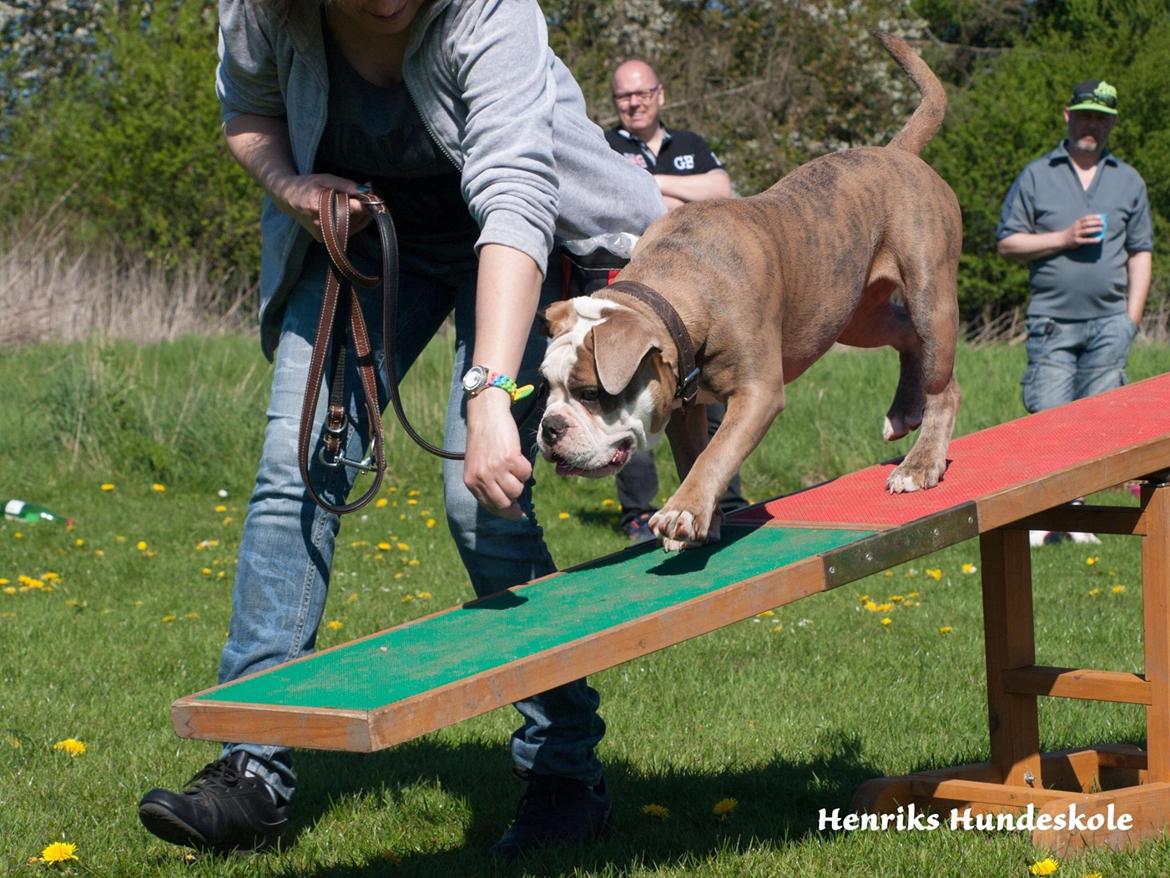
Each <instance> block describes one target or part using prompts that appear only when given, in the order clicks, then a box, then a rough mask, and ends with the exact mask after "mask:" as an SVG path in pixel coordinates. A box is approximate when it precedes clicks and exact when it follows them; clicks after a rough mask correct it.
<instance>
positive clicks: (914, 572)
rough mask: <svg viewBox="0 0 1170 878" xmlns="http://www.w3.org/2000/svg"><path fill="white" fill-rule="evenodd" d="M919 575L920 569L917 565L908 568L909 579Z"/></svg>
mask: <svg viewBox="0 0 1170 878" xmlns="http://www.w3.org/2000/svg"><path fill="white" fill-rule="evenodd" d="M917 575H918V569H917V568H916V567H910V568H908V569H907V570H906V576H907V578H909V579H913V578H914V577H915V576H917Z"/></svg>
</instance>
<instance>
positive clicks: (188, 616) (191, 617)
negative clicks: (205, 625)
mask: <svg viewBox="0 0 1170 878" xmlns="http://www.w3.org/2000/svg"><path fill="white" fill-rule="evenodd" d="M183 618H184V619H186V620H187V621H188V622H194V621H195V620H196V619H198V618H199V614H198V613H196V612H195V611H194V610H192V611H191V612H190V613H187V614H186V615H184V616H183Z"/></svg>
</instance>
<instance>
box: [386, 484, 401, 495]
mask: <svg viewBox="0 0 1170 878" xmlns="http://www.w3.org/2000/svg"><path fill="white" fill-rule="evenodd" d="M386 490H387V491H389V492H390V493H391V494H397V493H398V486H397V485H391V486H390V487H389V488H387V489H386Z"/></svg>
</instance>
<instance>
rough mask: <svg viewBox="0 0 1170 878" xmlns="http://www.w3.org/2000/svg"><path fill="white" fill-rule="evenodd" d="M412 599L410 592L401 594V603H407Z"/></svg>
mask: <svg viewBox="0 0 1170 878" xmlns="http://www.w3.org/2000/svg"><path fill="white" fill-rule="evenodd" d="M413 600H414V595H412V594H404V595H403V596H402V603H404V604H409V603H410V602H411V601H413Z"/></svg>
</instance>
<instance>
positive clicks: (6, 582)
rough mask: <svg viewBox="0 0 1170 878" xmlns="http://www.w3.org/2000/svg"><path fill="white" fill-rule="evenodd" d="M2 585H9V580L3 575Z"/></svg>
mask: <svg viewBox="0 0 1170 878" xmlns="http://www.w3.org/2000/svg"><path fill="white" fill-rule="evenodd" d="M0 585H8V580H7V579H5V578H4V577H3V576H0Z"/></svg>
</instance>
